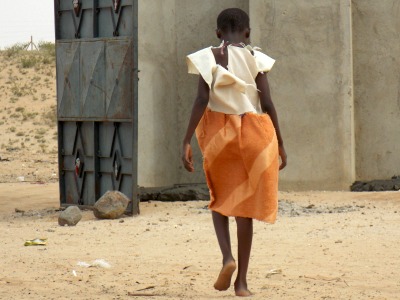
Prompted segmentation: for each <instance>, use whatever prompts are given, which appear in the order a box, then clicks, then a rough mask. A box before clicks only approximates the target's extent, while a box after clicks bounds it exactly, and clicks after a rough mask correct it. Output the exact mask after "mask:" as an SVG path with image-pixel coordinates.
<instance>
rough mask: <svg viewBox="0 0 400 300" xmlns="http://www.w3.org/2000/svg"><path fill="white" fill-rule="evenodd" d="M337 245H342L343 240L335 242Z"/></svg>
mask: <svg viewBox="0 0 400 300" xmlns="http://www.w3.org/2000/svg"><path fill="white" fill-rule="evenodd" d="M335 243H336V244H341V243H343V242H342V241H341V240H337V241H335Z"/></svg>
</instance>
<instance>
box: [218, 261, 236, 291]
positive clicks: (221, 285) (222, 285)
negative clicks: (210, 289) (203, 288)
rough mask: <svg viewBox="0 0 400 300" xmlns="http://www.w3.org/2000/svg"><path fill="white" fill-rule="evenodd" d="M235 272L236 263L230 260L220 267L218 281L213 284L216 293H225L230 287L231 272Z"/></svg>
mask: <svg viewBox="0 0 400 300" xmlns="http://www.w3.org/2000/svg"><path fill="white" fill-rule="evenodd" d="M235 270H236V263H235V261H234V260H231V261H229V262H227V263H226V264H224V265H223V266H222V269H221V271H220V272H219V275H218V279H217V281H216V282H215V283H214V288H215V289H216V290H218V291H226V290H227V289H229V287H230V285H231V279H232V275H233V272H235Z"/></svg>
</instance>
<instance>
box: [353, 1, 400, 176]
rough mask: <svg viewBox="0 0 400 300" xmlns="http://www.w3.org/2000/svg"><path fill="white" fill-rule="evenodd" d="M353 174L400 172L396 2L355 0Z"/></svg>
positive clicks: (399, 4) (399, 11)
mask: <svg viewBox="0 0 400 300" xmlns="http://www.w3.org/2000/svg"><path fill="white" fill-rule="evenodd" d="M352 2H353V32H354V34H353V36H354V38H353V45H354V46H353V49H354V92H355V94H354V96H355V121H356V131H355V136H356V152H357V156H356V172H357V178H358V179H384V178H390V177H391V176H393V175H399V174H400V56H399V54H400V1H398V0H381V1H373V0H353V1H352Z"/></svg>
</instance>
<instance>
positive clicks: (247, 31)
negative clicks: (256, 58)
mask: <svg viewBox="0 0 400 300" xmlns="http://www.w3.org/2000/svg"><path fill="white" fill-rule="evenodd" d="M250 32H251V28H247V29H246V32H245V37H246V39H248V38H249V37H250Z"/></svg>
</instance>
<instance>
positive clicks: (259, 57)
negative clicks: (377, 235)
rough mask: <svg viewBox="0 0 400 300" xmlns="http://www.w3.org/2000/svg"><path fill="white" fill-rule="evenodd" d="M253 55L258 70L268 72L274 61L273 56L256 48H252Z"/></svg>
mask: <svg viewBox="0 0 400 300" xmlns="http://www.w3.org/2000/svg"><path fill="white" fill-rule="evenodd" d="M254 57H255V59H256V64H257V69H258V72H269V71H270V70H271V69H272V66H273V65H274V63H275V60H274V59H273V58H271V57H269V56H268V55H266V54H264V53H262V52H260V51H257V50H254Z"/></svg>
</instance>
